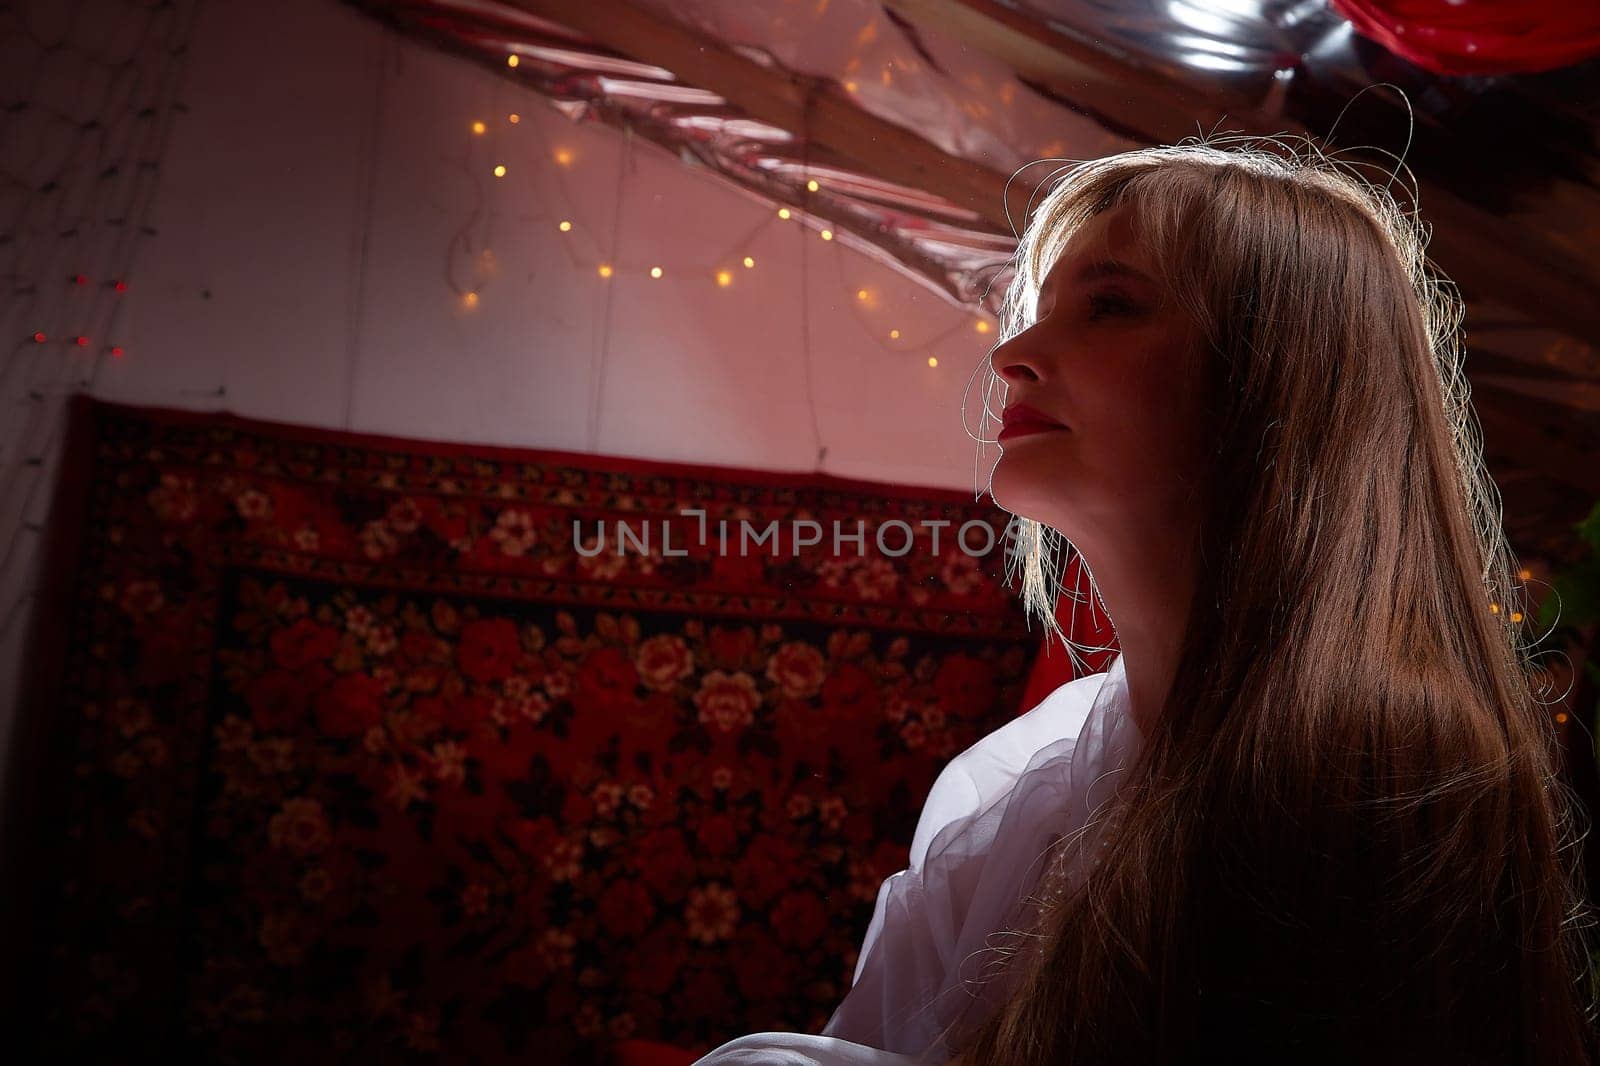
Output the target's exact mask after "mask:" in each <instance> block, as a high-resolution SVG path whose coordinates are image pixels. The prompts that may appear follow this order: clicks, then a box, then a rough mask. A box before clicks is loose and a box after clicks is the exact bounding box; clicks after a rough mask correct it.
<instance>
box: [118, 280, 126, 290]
mask: <svg viewBox="0 0 1600 1066" xmlns="http://www.w3.org/2000/svg"><path fill="white" fill-rule="evenodd" d="M117 291H118V292H127V291H128V283H127V282H126V281H119V282H117Z"/></svg>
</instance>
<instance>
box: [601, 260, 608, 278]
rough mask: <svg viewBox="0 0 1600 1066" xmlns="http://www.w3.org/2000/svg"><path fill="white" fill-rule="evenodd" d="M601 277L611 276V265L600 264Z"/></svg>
mask: <svg viewBox="0 0 1600 1066" xmlns="http://www.w3.org/2000/svg"><path fill="white" fill-rule="evenodd" d="M600 276H601V277H602V278H609V277H610V276H611V265H610V264H609V263H601V264H600Z"/></svg>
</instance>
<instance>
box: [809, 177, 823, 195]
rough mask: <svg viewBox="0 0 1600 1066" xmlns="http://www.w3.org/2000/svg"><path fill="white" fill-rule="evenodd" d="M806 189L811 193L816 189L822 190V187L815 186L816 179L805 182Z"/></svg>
mask: <svg viewBox="0 0 1600 1066" xmlns="http://www.w3.org/2000/svg"><path fill="white" fill-rule="evenodd" d="M806 188H807V189H809V190H810V191H811V192H816V191H817V190H818V189H820V188H822V186H820V185H818V184H817V179H816V178H812V179H811V180H810V181H808V182H806Z"/></svg>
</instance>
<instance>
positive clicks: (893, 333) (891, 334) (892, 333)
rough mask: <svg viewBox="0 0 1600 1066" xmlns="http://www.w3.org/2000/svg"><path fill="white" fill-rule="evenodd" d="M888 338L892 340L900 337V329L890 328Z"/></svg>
mask: <svg viewBox="0 0 1600 1066" xmlns="http://www.w3.org/2000/svg"><path fill="white" fill-rule="evenodd" d="M889 339H890V340H892V341H897V340H899V339H900V331H899V330H897V329H891V330H890V331H889Z"/></svg>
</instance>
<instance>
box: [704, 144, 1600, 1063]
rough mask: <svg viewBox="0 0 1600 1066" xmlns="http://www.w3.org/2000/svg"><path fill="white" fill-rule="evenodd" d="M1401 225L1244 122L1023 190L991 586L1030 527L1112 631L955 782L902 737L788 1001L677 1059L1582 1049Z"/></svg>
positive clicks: (1346, 178) (1567, 937)
mask: <svg viewBox="0 0 1600 1066" xmlns="http://www.w3.org/2000/svg"><path fill="white" fill-rule="evenodd" d="M1425 239H1426V237H1425V228H1424V227H1423V225H1422V224H1421V223H1419V222H1417V221H1416V220H1415V219H1414V218H1412V217H1411V216H1408V215H1406V214H1404V213H1403V212H1402V211H1401V210H1400V209H1399V208H1398V207H1397V205H1396V204H1395V202H1394V200H1393V199H1392V198H1390V197H1389V195H1388V194H1387V192H1386V191H1385V190H1382V189H1378V188H1375V187H1372V186H1371V185H1369V184H1368V183H1367V182H1366V181H1364V180H1363V179H1361V178H1359V177H1357V176H1354V175H1353V174H1351V173H1350V172H1348V171H1346V170H1344V169H1341V168H1339V167H1338V166H1337V165H1335V164H1334V163H1331V162H1329V161H1328V160H1327V159H1326V158H1324V157H1321V156H1320V155H1313V154H1309V153H1308V154H1306V155H1303V156H1302V155H1296V154H1295V153H1293V152H1289V151H1286V150H1282V146H1281V145H1277V144H1274V143H1270V142H1268V143H1259V144H1254V145H1243V144H1241V145H1238V146H1225V145H1224V144H1223V143H1220V142H1211V143H1203V142H1193V143H1185V144H1183V145H1179V146H1171V147H1161V148H1151V149H1143V150H1139V151H1133V152H1128V153H1124V154H1121V155H1116V156H1112V157H1109V158H1105V159H1100V160H1095V161H1092V162H1088V163H1085V164H1081V165H1078V166H1075V167H1074V168H1072V169H1071V170H1070V171H1069V172H1068V173H1067V174H1066V175H1065V177H1064V178H1063V180H1062V181H1060V182H1059V183H1058V184H1057V185H1056V186H1055V187H1054V188H1053V189H1052V190H1051V191H1050V193H1049V195H1048V196H1047V197H1046V198H1045V199H1044V200H1043V202H1042V203H1041V204H1040V206H1039V208H1038V210H1037V211H1036V212H1035V214H1034V215H1033V217H1032V218H1031V219H1030V220H1029V222H1028V226H1027V229H1026V232H1025V233H1024V234H1023V237H1022V240H1021V243H1020V247H1019V249H1018V254H1017V272H1016V276H1015V280H1014V282H1013V284H1012V286H1011V288H1010V290H1009V291H1008V293H1007V297H1006V301H1005V307H1004V311H1003V314H1002V324H1001V325H1002V328H1001V335H1002V337H1003V338H1005V339H1004V340H1003V343H1001V344H1000V345H999V346H998V347H997V348H996V349H995V350H994V352H993V353H992V355H991V358H990V361H989V362H990V368H991V370H992V373H993V375H994V377H995V379H997V381H998V383H999V384H1001V385H1003V392H1004V400H1005V403H1004V427H1005V428H1003V429H1002V430H1001V432H1000V434H999V438H998V439H999V441H1000V442H1001V445H1002V455H1001V457H1000V460H999V462H998V464H997V465H996V467H995V470H994V473H993V476H992V480H991V491H992V493H993V495H994V498H995V500H996V502H998V503H999V504H1000V505H1001V506H1002V507H1004V508H1006V509H1007V510H1009V511H1011V512H1013V513H1014V514H1016V515H1018V516H1021V517H1022V523H1021V526H1022V531H1023V537H1022V538H1021V540H1022V544H1023V545H1024V548H1025V551H1024V553H1023V557H1024V565H1025V573H1024V586H1023V591H1024V596H1025V601H1026V603H1027V606H1028V607H1029V608H1030V609H1031V610H1034V611H1037V612H1039V613H1040V614H1041V615H1042V616H1043V617H1044V618H1045V620H1046V622H1047V624H1052V623H1053V608H1054V605H1055V599H1056V595H1057V593H1058V592H1059V576H1058V575H1059V568H1060V564H1061V562H1062V560H1061V558H1060V553H1059V552H1058V551H1057V550H1056V549H1057V548H1058V546H1059V545H1060V543H1061V540H1062V539H1063V538H1064V540H1065V541H1067V542H1070V544H1071V545H1072V547H1073V548H1075V549H1076V550H1077V551H1079V552H1081V553H1082V555H1083V558H1084V560H1085V561H1086V562H1087V563H1088V564H1090V565H1092V567H1093V571H1092V572H1093V579H1094V584H1095V586H1096V587H1097V591H1098V594H1099V596H1100V597H1101V600H1102V602H1103V603H1104V605H1105V607H1106V609H1107V611H1108V613H1109V614H1110V616H1111V619H1112V621H1113V624H1114V627H1115V631H1116V634H1117V641H1118V645H1119V646H1120V648H1121V651H1122V655H1121V657H1120V658H1119V659H1118V660H1117V661H1116V662H1115V663H1114V664H1113V667H1112V669H1111V670H1110V671H1108V672H1107V674H1105V675H1095V676H1094V677H1092V678H1081V679H1079V680H1078V681H1075V682H1073V683H1072V684H1071V685H1068V686H1064V687H1063V688H1062V689H1061V690H1058V692H1057V693H1056V694H1054V695H1052V697H1051V699H1050V700H1047V701H1046V706H1041V708H1038V709H1036V710H1035V711H1033V712H1030V713H1029V714H1028V715H1025V716H1024V718H1023V719H1019V720H1018V722H1017V723H1012V725H1011V726H1008V727H1007V728H1008V729H1011V728H1012V727H1013V726H1015V727H1017V728H1016V729H1015V730H1014V733H1016V734H1017V736H1016V737H1013V738H1012V739H1013V741H1015V740H1016V739H1018V738H1023V739H1027V740H1029V741H1037V742H1038V750H1037V751H1036V752H1035V753H1034V754H1032V755H1029V754H1027V753H1025V752H1019V751H1018V749H1017V745H1016V744H1015V743H1014V742H1013V743H1010V744H1009V745H1008V744H1006V743H1002V744H999V745H998V746H992V741H993V740H994V738H986V739H985V740H984V741H982V742H980V743H979V745H977V746H976V747H975V748H974V749H973V751H971V752H968V753H967V754H965V755H963V756H962V757H961V759H958V760H957V763H960V762H961V760H967V759H969V757H971V758H972V759H975V760H976V761H977V762H979V763H981V764H982V765H983V766H984V767H985V768H986V769H985V771H984V775H983V776H982V779H981V780H980V779H979V776H975V775H973V774H972V773H971V772H970V770H971V767H970V766H968V767H967V768H966V769H963V768H961V767H958V766H957V765H956V764H952V769H953V770H954V771H955V772H956V774H957V775H958V776H960V777H961V778H962V782H961V783H962V784H963V785H964V786H966V785H968V784H969V782H968V781H967V779H968V778H970V779H971V787H964V788H963V789H962V790H960V794H961V795H964V796H965V797H966V798H967V808H966V809H965V810H961V809H959V808H960V804H959V803H958V802H955V801H954V797H955V796H956V794H957V793H956V792H955V791H952V790H951V789H949V788H944V786H946V785H947V778H948V777H949V776H950V774H951V773H952V770H950V769H947V771H946V775H945V776H941V778H940V781H939V783H937V784H936V785H935V787H934V792H933V794H932V795H930V798H929V802H928V807H927V808H926V809H925V810H924V814H923V824H922V825H921V826H919V829H918V841H917V843H916V844H914V845H913V849H912V863H911V865H910V866H909V867H908V869H907V871H906V872H905V873H903V874H899V875H896V877H894V878H891V879H890V880H889V882H886V883H885V885H884V888H883V890H882V891H881V892H880V896H879V901H878V913H877V914H876V915H875V916H874V919H873V926H872V929H871V931H870V932H869V934H868V938H867V944H866V945H865V947H864V949H863V957H862V959H861V961H860V963H859V964H858V968H857V974H856V981H855V985H854V986H853V987H852V989H851V991H850V994H849V995H848V996H847V997H846V998H845V1001H844V1003H843V1004H841V1006H840V1008H839V1011H838V1013H836V1014H835V1016H834V1018H833V1020H832V1021H831V1022H830V1023H829V1027H828V1028H827V1029H826V1030H824V1033H823V1035H821V1036H805V1035H799V1034H756V1035H754V1036H750V1037H744V1038H741V1039H740V1040H736V1041H732V1042H730V1043H729V1044H726V1045H724V1046H723V1047H722V1048H719V1049H718V1050H717V1051H715V1052H713V1053H712V1054H711V1055H709V1056H707V1057H706V1058H705V1059H703V1060H701V1061H702V1063H706V1064H712V1063H715V1064H718V1066H721V1064H726V1063H736V1062H737V1063H744V1062H793V1063H829V1064H832V1063H846V1062H850V1063H855V1062H860V1063H881V1064H889V1063H895V1064H899V1063H906V1062H911V1061H928V1062H944V1061H954V1062H958V1063H971V1064H984V1066H1001V1064H1003V1066H1010V1064H1014V1063H1015V1064H1021V1063H1039V1064H1043V1063H1064V1064H1089V1063H1094V1064H1102V1063H1111V1062H1115V1063H1140V1064H1149V1063H1179V1062H1183V1063H1188V1062H1196V1063H1199V1062H1220V1061H1228V1062H1231V1063H1257V1062H1260V1063H1267V1062H1272V1063H1296V1064H1301V1063H1348V1062H1359V1063H1363V1064H1366V1063H1388V1062H1394V1063H1402V1062H1404V1063H1423V1062H1426V1063H1457V1064H1460V1063H1496V1064H1504V1063H1587V1062H1591V1061H1593V1060H1592V1058H1591V1056H1592V1054H1593V1044H1594V1040H1595V1030H1594V1027H1593V1026H1594V1015H1595V1000H1596V990H1595V987H1594V981H1593V977H1592V976H1591V971H1590V969H1589V958H1588V948H1587V944H1586V938H1587V932H1586V931H1587V929H1588V928H1589V927H1590V925H1591V924H1592V921H1591V919H1590V917H1589V915H1588V913H1587V910H1586V908H1585V906H1584V904H1583V894H1582V891H1581V884H1580V881H1581V874H1580V872H1579V868H1578V866H1577V863H1578V859H1577V849H1576V848H1575V847H1573V846H1572V845H1573V843H1574V838H1575V836H1576V835H1577V834H1578V833H1579V832H1580V831H1581V830H1582V829H1583V828H1585V827H1583V826H1579V825H1578V824H1576V814H1577V808H1575V807H1574V806H1573V805H1572V804H1571V801H1570V799H1569V797H1568V795H1567V794H1566V793H1565V791H1564V790H1563V789H1562V787H1561V786H1560V784H1559V781H1558V778H1557V776H1556V770H1555V759H1556V755H1555V752H1556V747H1555V738H1554V734H1553V730H1552V727H1551V724H1550V721H1549V716H1548V712H1546V711H1544V710H1543V709H1542V708H1541V707H1540V706H1539V705H1538V704H1537V702H1536V701H1535V698H1534V694H1533V692H1532V690H1531V686H1530V681H1529V677H1530V663H1529V658H1528V648H1527V646H1526V644H1525V643H1524V639H1523V635H1522V632H1521V630H1520V628H1519V627H1518V626H1517V625H1515V624H1514V623H1513V622H1512V621H1511V616H1512V614H1513V611H1514V610H1515V609H1516V607H1518V606H1519V605H1520V599H1521V589H1520V588H1519V587H1518V586H1517V585H1516V584H1515V583H1514V582H1513V574H1514V573H1515V571H1514V562H1513V559H1512V557H1511V553H1510V551H1509V549H1508V547H1507V545H1506V542H1505V540H1504V537H1503V534H1502V532H1501V529H1500V522H1499V514H1498V497H1497V494H1496V493H1495V490H1494V487H1493V484H1492V483H1491V482H1490V481H1489V480H1488V478H1487V475H1486V473H1485V471H1484V467H1483V463H1482V458H1481V449H1480V446H1479V444H1478V442H1477V440H1476V438H1475V435H1474V432H1473V421H1472V417H1471V411H1470V408H1469V406H1468V404H1467V389H1466V384H1465V379H1464V377H1463V375H1462V372H1461V366H1460V360H1461V348H1460V342H1459V327H1460V316H1461V310H1462V309H1461V304H1460V302H1459V300H1458V299H1457V298H1456V297H1455V296H1454V295H1453V294H1452V293H1451V292H1450V291H1449V289H1448V288H1447V283H1445V282H1442V281H1439V280H1436V279H1435V278H1433V277H1432V276H1430V275H1429V273H1428V272H1427V270H1426V269H1425V265H1424V248H1423V245H1424V243H1425ZM992 383H993V382H992ZM987 410H988V408H987V407H986V412H987ZM1090 686H1093V687H1092V690H1091V688H1090ZM1052 701H1054V703H1052ZM1066 704H1070V705H1072V707H1071V708H1067V707H1065V706H1064V705H1066ZM1052 708H1054V710H1052ZM1072 708H1076V710H1073V709H1072ZM1040 711H1045V712H1046V713H1045V714H1044V715H1042V716H1041V715H1040V714H1039V712H1040ZM1074 714H1076V715H1077V717H1076V718H1075V717H1074ZM1030 720H1036V723H1037V727H1036V725H1035V722H1034V721H1030ZM1074 721H1081V722H1082V725H1083V730H1082V732H1081V733H1080V734H1079V735H1078V737H1077V739H1076V741H1075V742H1074V741H1067V742H1065V743H1063V742H1062V738H1061V737H1060V736H1059V735H1058V736H1056V737H1054V738H1052V737H1050V736H1048V735H1047V734H1046V733H1044V732H1041V731H1043V730H1047V729H1049V728H1059V727H1061V726H1063V725H1068V726H1070V725H1071V724H1072V723H1073V722H1074ZM1002 732H1003V731H1002ZM1096 737H1100V738H1109V739H1104V740H1103V742H1102V743H1099V744H1098V745H1097V744H1095V743H1094V740H1095V738H1096ZM986 746H990V747H986ZM1108 776H1110V777H1114V778H1115V779H1116V780H1115V786H1114V787H1113V788H1111V789H1110V790H1109V792H1108V794H1106V795H1104V796H1102V797H1099V798H1097V797H1095V796H1094V795H1092V794H1091V787H1090V786H1091V785H1092V783H1096V782H1101V781H1104V780H1106V779H1107V777H1108ZM942 788H943V789H944V791H943V793H941V789H942ZM974 796H975V797H976V798H972V797H974ZM1041 796H1043V797H1045V798H1046V799H1048V800H1049V801H1050V802H1054V803H1062V802H1064V803H1066V804H1067V805H1068V806H1069V807H1070V808H1071V810H1069V811H1065V812H1063V811H1062V810H1060V809H1054V810H1052V809H1049V804H1048V803H1044V804H1041V802H1040V797H1041ZM1030 819H1032V821H1031V822H1030ZM1040 826H1047V828H1048V829H1049V832H1048V834H1047V839H1046V840H1045V841H1041V840H1040V839H1039V833H1038V829H1039V827H1040ZM1057 838H1059V839H1057ZM1042 844H1049V845H1050V847H1049V848H1048V855H1047V856H1044V857H1043V858H1042V859H1041V861H1040V862H1039V863H1034V864H1031V866H1030V864H1029V863H1027V862H1026V861H1019V858H1021V859H1023V860H1026V859H1031V858H1032V857H1034V856H1035V855H1043V854H1044V852H1043V848H1042ZM918 845H920V851H919V846H918ZM1001 867H1004V868H1005V869H1001ZM1020 867H1029V868H1028V869H1026V870H1022V869H1019V868H1020ZM1035 868H1036V869H1035ZM1002 890H1010V891H1012V892H1014V893H1015V895H1014V896H1013V898H1012V899H1010V900H1002V899H1000V898H999V897H998V896H997V894H996V893H997V892H1001V891H1002ZM985 925H987V926H988V931H989V932H992V933H995V934H1005V933H1007V931H1014V933H1015V934H1016V935H1012V936H1005V935H1001V936H998V937H983V938H975V936H974V932H975V930H976V929H978V928H979V927H982V926H985ZM929 942H932V943H935V944H938V945H956V946H957V947H958V949H959V950H961V951H962V952H965V953H963V954H959V955H957V954H954V953H950V952H944V951H941V952H934V953H932V954H931V955H930V953H929V952H928V950H927V944H928V943H929ZM974 945H976V946H974ZM984 948H989V949H991V950H988V951H985V950H983V949H984ZM968 949H971V950H970V951H968ZM908 959H909V960H916V961H917V962H918V963H919V964H920V965H908V964H907V962H906V961H905V960H908ZM930 968H935V969H938V968H942V971H941V972H940V973H938V974H937V975H934V976H931V977H930V976H928V975H927V973H926V972H925V971H926V970H928V969H930ZM908 970H910V971H921V972H920V975H919V976H916V977H910V976H908ZM930 994H931V997H930ZM929 998H932V999H934V1000H936V1001H937V1002H936V1003H934V1004H929V1003H928V1002H926V1000H928V999H929ZM952 998H956V999H959V1000H960V1003H959V1006H958V1007H956V1008H952V1007H951V1006H950V1000H951V999H952ZM935 1024H937V1028H936V1029H935Z"/></svg>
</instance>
